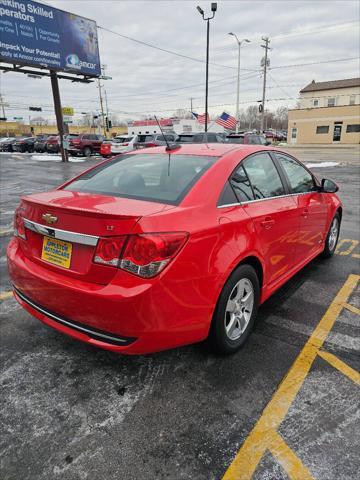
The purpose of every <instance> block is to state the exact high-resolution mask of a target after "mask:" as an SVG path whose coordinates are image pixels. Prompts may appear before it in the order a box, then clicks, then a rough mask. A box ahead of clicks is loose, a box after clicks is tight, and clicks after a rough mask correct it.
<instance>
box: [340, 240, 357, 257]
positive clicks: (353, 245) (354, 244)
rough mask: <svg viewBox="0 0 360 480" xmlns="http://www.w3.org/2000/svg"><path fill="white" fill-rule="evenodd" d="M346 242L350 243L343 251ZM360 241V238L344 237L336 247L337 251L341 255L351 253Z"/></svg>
mask: <svg viewBox="0 0 360 480" xmlns="http://www.w3.org/2000/svg"><path fill="white" fill-rule="evenodd" d="M346 243H349V246H348V248H347V249H346V250H344V251H343V252H341V251H340V250H341V247H342V246H343V245H345V244H346ZM358 243H359V241H358V240H352V239H351V238H342V239H341V240H340V242H339V243H338V246H337V248H336V251H335V253H338V254H339V255H349V254H350V253H351V252H352V251H353V250H354V249H355V247H356V246H357V245H358Z"/></svg>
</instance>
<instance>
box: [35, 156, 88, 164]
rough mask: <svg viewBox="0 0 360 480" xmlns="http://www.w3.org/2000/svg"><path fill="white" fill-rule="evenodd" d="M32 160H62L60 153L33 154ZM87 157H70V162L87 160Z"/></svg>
mask: <svg viewBox="0 0 360 480" xmlns="http://www.w3.org/2000/svg"><path fill="white" fill-rule="evenodd" d="M31 158H32V160H36V161H37V162H61V156H60V155H33V156H32V157H31ZM85 160H86V157H69V162H74V163H76V162H85Z"/></svg>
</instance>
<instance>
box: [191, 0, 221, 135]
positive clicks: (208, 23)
mask: <svg viewBox="0 0 360 480" xmlns="http://www.w3.org/2000/svg"><path fill="white" fill-rule="evenodd" d="M196 8H197V10H198V12H199V13H200V15H201V16H202V18H203V20H205V21H206V22H207V28H206V81H205V132H207V130H208V94H209V36H210V20H211V19H212V18H214V17H215V12H216V10H217V3H215V2H213V3H212V4H211V11H212V16H211V17H207V18H205V13H204V10H203V9H202V8H201V7H199V6H198V7H196Z"/></svg>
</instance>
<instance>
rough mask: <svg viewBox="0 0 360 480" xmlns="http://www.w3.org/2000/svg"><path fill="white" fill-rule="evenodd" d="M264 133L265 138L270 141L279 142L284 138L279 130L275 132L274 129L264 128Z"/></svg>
mask: <svg viewBox="0 0 360 480" xmlns="http://www.w3.org/2000/svg"><path fill="white" fill-rule="evenodd" d="M264 135H265V138H267V139H269V140H272V141H276V142H280V141H282V140H284V136H283V134H282V133H281V132H276V131H275V130H266V131H265V132H264Z"/></svg>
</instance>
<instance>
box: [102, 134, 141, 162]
mask: <svg viewBox="0 0 360 480" xmlns="http://www.w3.org/2000/svg"><path fill="white" fill-rule="evenodd" d="M136 140H137V136H136V135H121V136H118V137H114V138H111V139H105V140H104V141H103V142H102V144H101V147H100V153H101V155H102V156H103V157H111V156H114V155H118V154H120V153H126V152H130V151H131V150H134V148H135V147H134V144H135V142H136Z"/></svg>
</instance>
